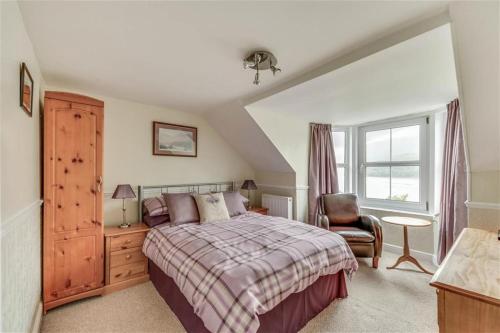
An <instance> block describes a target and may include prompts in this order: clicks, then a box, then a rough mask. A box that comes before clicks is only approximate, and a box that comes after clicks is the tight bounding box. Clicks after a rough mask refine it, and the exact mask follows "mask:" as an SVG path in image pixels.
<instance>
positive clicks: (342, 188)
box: [337, 167, 345, 193]
mask: <svg viewBox="0 0 500 333" xmlns="http://www.w3.org/2000/svg"><path fill="white" fill-rule="evenodd" d="M337 177H338V179H339V192H342V193H343V192H345V170H344V167H338V168H337Z"/></svg>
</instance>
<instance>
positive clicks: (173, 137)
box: [153, 121, 198, 157]
mask: <svg viewBox="0 0 500 333" xmlns="http://www.w3.org/2000/svg"><path fill="white" fill-rule="evenodd" d="M197 146H198V129H197V128H196V127H190V126H182V125H174V124H167V123H160V122H157V121H154V122H153V155H162V156H186V157H196V156H197V154H198V152H197V148H198V147H197Z"/></svg>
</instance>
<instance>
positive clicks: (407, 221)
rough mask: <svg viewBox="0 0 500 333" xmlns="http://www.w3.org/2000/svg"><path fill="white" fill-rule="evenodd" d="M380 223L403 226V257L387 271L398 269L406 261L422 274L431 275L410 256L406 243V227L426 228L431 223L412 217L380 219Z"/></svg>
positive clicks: (408, 246)
mask: <svg viewBox="0 0 500 333" xmlns="http://www.w3.org/2000/svg"><path fill="white" fill-rule="evenodd" d="M382 221H384V222H387V223H391V224H396V225H402V226H403V255H402V256H401V257H399V258H398V260H397V261H396V263H395V264H394V265H392V266H388V267H387V269H394V268H396V267H398V265H399V264H401V263H402V262H405V261H408V262H411V263H412V264H414V265H415V266H417V267H418V268H419V269H420V270H421V271H422V272H424V273H426V274H431V275H432V273H431V272H429V271H428V270H427V269H425V268H424V267H423V266H422V265H421V264H420V263H419V262H418V260H417V259H416V258H415V257H412V256H411V254H410V245H409V243H408V226H410V227H427V226H430V225H431V224H432V223H431V222H430V221H427V220H422V219H417V218H413V217H403V216H386V217H383V218H382Z"/></svg>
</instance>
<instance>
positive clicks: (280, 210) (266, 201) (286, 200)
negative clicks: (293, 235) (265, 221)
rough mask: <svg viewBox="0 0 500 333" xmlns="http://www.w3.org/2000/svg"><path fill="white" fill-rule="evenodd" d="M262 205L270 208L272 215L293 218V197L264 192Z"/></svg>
mask: <svg viewBox="0 0 500 333" xmlns="http://www.w3.org/2000/svg"><path fill="white" fill-rule="evenodd" d="M262 207H264V208H268V209H269V212H268V214H269V215H271V216H281V217H285V218H287V219H292V218H293V201H292V197H282V196H280V195H273V194H265V193H263V194H262Z"/></svg>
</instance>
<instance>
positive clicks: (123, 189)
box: [112, 184, 135, 199]
mask: <svg viewBox="0 0 500 333" xmlns="http://www.w3.org/2000/svg"><path fill="white" fill-rule="evenodd" d="M112 198H113V199H129V198H135V193H134V190H132V187H130V185H129V184H122V185H118V186H117V187H116V190H115V193H113V196H112Z"/></svg>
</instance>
